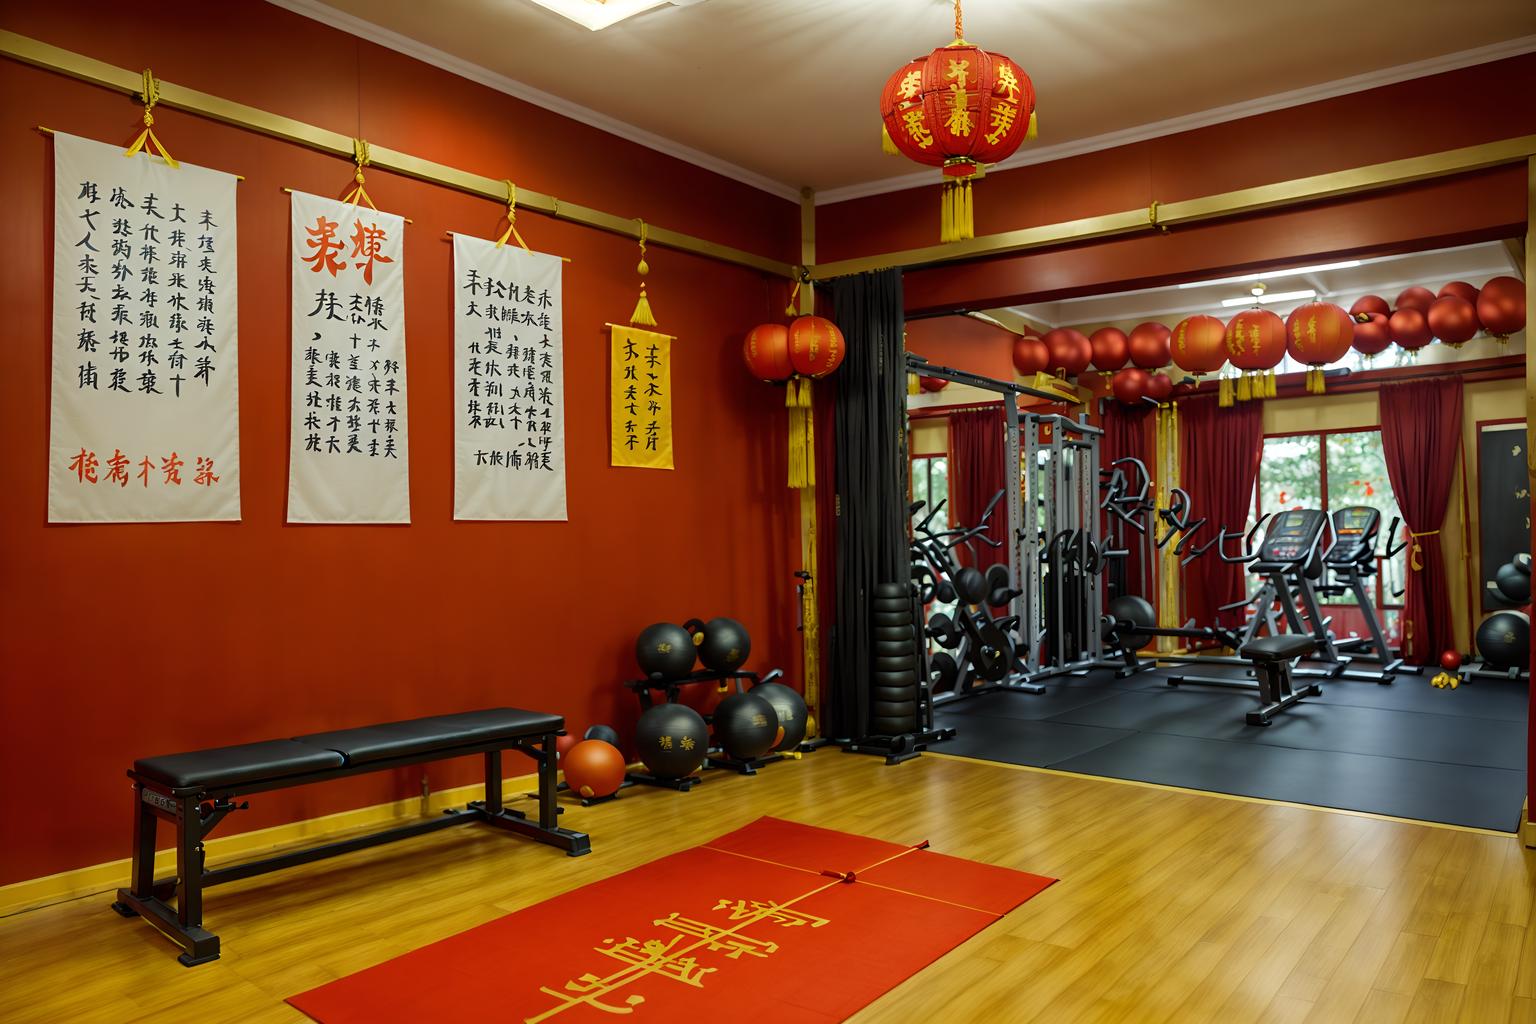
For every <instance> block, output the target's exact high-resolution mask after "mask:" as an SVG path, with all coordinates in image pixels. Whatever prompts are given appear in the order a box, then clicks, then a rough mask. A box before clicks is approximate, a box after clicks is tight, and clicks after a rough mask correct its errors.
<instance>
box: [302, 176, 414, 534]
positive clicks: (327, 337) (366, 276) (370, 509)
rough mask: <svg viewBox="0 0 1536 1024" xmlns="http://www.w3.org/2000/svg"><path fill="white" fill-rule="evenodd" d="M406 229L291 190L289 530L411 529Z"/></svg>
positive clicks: (386, 217) (393, 219) (384, 217)
mask: <svg viewBox="0 0 1536 1024" xmlns="http://www.w3.org/2000/svg"><path fill="white" fill-rule="evenodd" d="M404 231H405V221H404V220H403V219H402V218H400V217H397V216H395V215H394V214H392V213H381V212H379V211H378V210H375V209H373V208H372V207H369V206H357V205H352V204H348V203H339V202H337V201H336V200H334V199H325V198H322V197H320V196H312V195H308V194H306V193H303V192H295V193H293V217H292V240H291V244H292V246H293V365H292V377H293V417H292V425H291V440H290V443H289V459H288V521H289V522H290V523H408V522H410V521H411V492H410V470H409V459H408V448H407V444H406V437H407V429H406V401H405V255H404V246H403V244H402V243H403V241H404V237H403V236H404Z"/></svg>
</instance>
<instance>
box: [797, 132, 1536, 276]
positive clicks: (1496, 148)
mask: <svg viewBox="0 0 1536 1024" xmlns="http://www.w3.org/2000/svg"><path fill="white" fill-rule="evenodd" d="M1533 155H1536V135H1521V136H1518V137H1515V138H1510V139H1501V140H1499V141H1497V142H1487V143H1483V144H1482V145H1477V146H1466V147H1463V148H1461V149H1450V150H1444V151H1442V152H1439V153H1429V154H1426V155H1424V156H1414V157H1406V158H1404V159H1402V160H1389V161H1387V162H1385V163H1379V164H1369V165H1367V166H1364V167H1354V168H1350V169H1348V170H1342V171H1332V172H1329V173H1328V174H1316V175H1312V176H1311V177H1307V178H1295V179H1293V180H1290V181H1281V182H1275V183H1273V184H1269V185H1259V186H1256V187H1254V188H1245V189H1237V190H1235V191H1232V192H1222V193H1219V194H1217V195H1210V196H1201V197H1199V198H1196V199H1185V200H1180V201H1179V202H1173V203H1164V202H1157V201H1155V200H1154V201H1153V204H1152V205H1151V206H1143V207H1140V208H1139V209H1135V210H1125V211H1122V212H1120V213H1107V214H1104V215H1102V216H1098V217H1083V218H1080V219H1078V220H1069V221H1062V222H1060V223H1056V224H1042V225H1040V226H1038V227H1032V228H1021V229H1019V230H1016V231H1004V232H1001V233H999V234H994V235H980V236H977V237H976V238H972V239H968V240H966V241H963V242H950V243H947V244H944V245H929V246H924V247H922V248H920V249H904V250H901V251H899V252H888V253H882V254H880V255H878V256H860V257H857V258H854V259H847V260H836V261H834V262H831V263H824V264H822V265H820V266H813V267H811V268H810V272H811V278H812V279H813V280H818V281H821V280H826V279H827V278H830V277H841V276H843V275H844V274H858V273H863V272H865V271H869V270H884V269H886V268H889V267H903V268H905V267H921V266H930V265H933V264H938V263H953V262H955V261H957V260H969V259H976V258H979V257H987V256H1001V255H1006V254H1008V253H1013V252H1023V251H1027V250H1030V249H1039V248H1044V247H1046V246H1051V245H1061V244H1064V243H1068V242H1083V241H1087V240H1090V239H1094V238H1104V237H1108V236H1114V235H1128V234H1132V233H1136V232H1149V231H1158V230H1162V229H1166V228H1168V227H1170V226H1172V225H1176V224H1190V223H1194V222H1196V221H1202V220H1213V219H1216V218H1219V217H1233V216H1237V215H1239V214H1245V213H1254V212H1256V211H1259V210H1268V209H1274V208H1276V207H1283V206H1291V205H1295V204H1297V203H1308V202H1316V201H1318V200H1322V199H1330V198H1334V197H1337V196H1343V195H1353V194H1355V193H1359V192H1370V191H1375V190H1379V189H1384V188H1392V187H1393V186H1396V185H1406V184H1409V183H1411V182H1415V181H1425V180H1428V179H1432V178H1441V177H1445V176H1447V175H1452V174H1464V173H1466V172H1468V171H1477V170H1482V169H1485V168H1488V167H1500V166H1503V165H1505V164H1511V163H1520V162H1524V161H1526V160H1528V159H1529V158H1530V157H1532V156H1533ZM1154 209H1155V211H1156V217H1155V221H1154V220H1153V218H1152V217H1151V216H1150V214H1149V211H1151V210H1154ZM1526 248H1527V249H1528V250H1529V248H1530V247H1529V246H1527V247H1526Z"/></svg>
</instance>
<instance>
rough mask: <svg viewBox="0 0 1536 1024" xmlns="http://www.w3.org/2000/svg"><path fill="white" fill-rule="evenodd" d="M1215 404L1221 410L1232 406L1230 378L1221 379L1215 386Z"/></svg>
mask: <svg viewBox="0 0 1536 1024" xmlns="http://www.w3.org/2000/svg"><path fill="white" fill-rule="evenodd" d="M1216 404H1217V405H1218V406H1220V407H1221V408H1223V409H1227V408H1231V406H1232V378H1231V377H1225V376H1224V377H1222V378H1221V380H1220V381H1219V382H1217V385H1216Z"/></svg>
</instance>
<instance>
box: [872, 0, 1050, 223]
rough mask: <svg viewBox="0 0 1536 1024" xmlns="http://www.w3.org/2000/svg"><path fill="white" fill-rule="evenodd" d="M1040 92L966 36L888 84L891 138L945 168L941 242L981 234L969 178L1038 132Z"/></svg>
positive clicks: (884, 116)
mask: <svg viewBox="0 0 1536 1024" xmlns="http://www.w3.org/2000/svg"><path fill="white" fill-rule="evenodd" d="M1034 117H1035V87H1034V84H1033V83H1032V82H1030V80H1029V76H1028V75H1026V74H1025V73H1024V69H1023V68H1021V67H1019V66H1018V65H1017V64H1015V63H1014V62H1013V61H1012V60H1010V59H1008V58H1007V57H1004V56H1003V55H1002V54H1000V53H990V52H988V51H986V50H983V49H981V48H980V47H977V46H974V45H972V44H971V43H968V42H966V41H965V39H964V38H963V37H962V35H961V24H960V4H959V0H956V3H955V41H954V42H953V43H950V44H949V45H948V46H941V47H939V48H938V49H937V50H934V51H933V52H932V53H930V54H929V55H928V56H926V57H916V58H913V59H912V60H911V61H908V62H907V63H906V64H905V65H904V66H902V68H901V69H900V70H898V71H897V72H896V73H895V74H894V75H892V76H891V77H890V79H889V80H887V81H886V83H885V89H884V91H883V92H882V93H881V95H880V119H881V121H883V122H884V125H885V139H886V140H887V141H888V142H889V143H890V145H892V146H894V147H895V149H896V151H897V152H899V153H901V154H902V155H904V156H906V157H907V158H908V159H910V160H916V161H917V162H918V163H920V164H927V165H928V166H930V167H940V168H943V171H944V176H945V179H946V181H945V185H944V205H943V211H944V216H943V229H942V232H941V235H940V238H941V240H942V241H945V242H953V241H958V240H960V239H965V238H972V237H974V236H975V229H974V226H973V216H972V212H971V178H972V177H973V176H974V175H975V174H976V173H977V172H978V171H979V170H980V169H981V167H982V165H984V164H995V163H997V162H998V161H1000V160H1005V159H1007V158H1008V157H1010V156H1012V155H1013V152H1014V151H1015V150H1016V149H1018V148H1019V145H1020V144H1021V143H1023V141H1024V140H1025V138H1027V137H1028V136H1029V135H1031V134H1033V132H1032V129H1033V125H1034Z"/></svg>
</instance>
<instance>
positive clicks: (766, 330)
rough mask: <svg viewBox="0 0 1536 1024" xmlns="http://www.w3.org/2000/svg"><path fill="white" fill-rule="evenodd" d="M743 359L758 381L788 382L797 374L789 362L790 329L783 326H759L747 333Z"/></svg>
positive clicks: (742, 351) (742, 346) (743, 345)
mask: <svg viewBox="0 0 1536 1024" xmlns="http://www.w3.org/2000/svg"><path fill="white" fill-rule="evenodd" d="M741 357H742V358H743V359H745V360H746V361H747V369H749V370H751V371H752V376H754V377H756V378H757V379H758V380H788V379H789V375H790V374H791V373H794V372H795V368H794V366H793V365H792V364H791V363H790V361H789V328H788V327H785V326H784V325H783V324H758V325H757V326H756V327H754V328H752V329H751V330H750V331H748V332H747V339H746V341H744V342H742V345H741Z"/></svg>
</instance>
